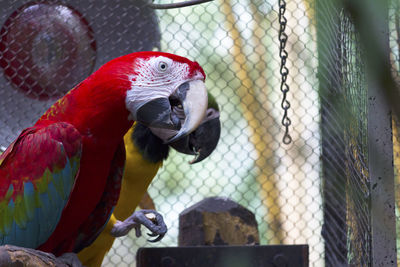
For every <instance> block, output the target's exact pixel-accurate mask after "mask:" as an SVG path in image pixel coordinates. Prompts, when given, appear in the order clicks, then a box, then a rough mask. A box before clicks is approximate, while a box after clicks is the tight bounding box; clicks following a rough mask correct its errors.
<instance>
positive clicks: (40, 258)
mask: <svg viewBox="0 0 400 267" xmlns="http://www.w3.org/2000/svg"><path fill="white" fill-rule="evenodd" d="M0 266H8V267H22V266H27V267H36V266H40V267H50V266H51V267H53V266H56V267H68V266H69V265H67V264H66V263H64V262H63V261H61V260H60V259H58V258H57V257H56V256H54V255H53V254H51V253H46V252H43V251H40V250H35V249H30V248H23V247H17V246H12V245H5V246H0Z"/></svg>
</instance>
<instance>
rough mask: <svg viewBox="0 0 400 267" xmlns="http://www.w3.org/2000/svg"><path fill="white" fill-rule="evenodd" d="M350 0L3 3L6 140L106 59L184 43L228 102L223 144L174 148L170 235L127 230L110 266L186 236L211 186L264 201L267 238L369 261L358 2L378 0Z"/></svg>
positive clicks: (167, 197) (166, 186) (327, 261)
mask: <svg viewBox="0 0 400 267" xmlns="http://www.w3.org/2000/svg"><path fill="white" fill-rule="evenodd" d="M358 2H359V1H355V3H358ZM157 3H170V2H169V1H166V0H165V1H164V0H163V1H157ZM345 3H346V1H328V0H286V1H281V0H280V1H278V0H264V1H262V0H240V1H239V0H214V1H212V2H208V3H204V4H201V5H196V6H191V7H184V8H179V9H170V10H154V9H152V8H150V7H149V6H148V4H147V1H145V0H138V1H135V0H113V1H106V0H97V1H94V0H91V1H78V0H76V1H73V0H70V1H68V0H61V1H23V0H13V1H0V27H1V31H0V38H1V40H0V67H1V70H0V146H1V147H3V148H5V147H7V146H8V145H9V143H10V142H11V141H13V140H14V138H15V137H16V136H17V135H18V134H19V132H20V131H21V130H22V129H23V128H25V127H27V126H29V125H30V124H32V123H34V122H35V121H36V119H37V118H38V117H39V116H40V115H41V114H42V113H43V112H44V110H46V109H47V108H48V107H49V106H50V105H51V104H52V103H54V102H55V100H56V99H57V98H58V97H60V96H61V95H63V94H64V93H65V92H67V91H68V90H69V89H71V88H72V87H73V86H74V85H75V84H77V83H78V82H80V81H81V80H83V79H84V78H85V77H87V76H88V75H89V74H90V73H91V72H93V71H94V70H96V69H97V68H98V67H99V66H101V65H102V64H104V63H105V62H107V61H108V60H110V59H112V58H115V57H117V56H119V55H124V54H127V53H131V52H134V51H140V50H161V51H165V52H170V53H175V54H179V55H181V56H184V57H188V58H189V59H192V60H195V61H197V62H198V63H199V64H200V65H201V66H202V67H203V68H204V70H205V73H206V74H207V80H206V85H207V88H208V89H209V91H210V92H211V93H212V94H213V95H214V96H215V98H216V100H217V102H218V104H219V107H220V111H221V118H220V120H221V123H222V132H221V138H220V141H219V144H218V146H217V148H216V150H215V151H214V152H213V154H212V155H211V156H210V157H209V158H207V159H206V160H204V161H202V162H200V163H197V164H195V165H190V164H188V163H187V162H189V161H190V160H191V157H189V156H182V155H180V154H178V153H175V152H174V151H172V154H171V156H170V157H169V159H168V160H167V161H166V162H165V163H164V167H163V168H162V169H161V170H160V171H159V172H158V174H157V176H156V178H155V179H154V181H153V182H152V184H151V185H150V188H149V191H148V192H149V195H150V196H151V197H152V198H153V200H154V203H155V206H156V208H157V210H158V211H159V212H160V213H161V214H163V215H164V219H165V221H166V224H167V225H168V227H169V231H168V234H167V235H166V236H165V237H164V239H163V240H162V241H161V242H159V243H156V244H150V243H148V242H146V238H145V237H141V238H136V237H135V236H134V233H131V234H130V235H129V236H128V237H124V238H120V239H118V240H117V241H116V242H114V246H113V248H112V250H111V251H110V252H109V254H108V256H107V258H106V259H105V261H104V262H103V265H104V266H134V264H135V253H136V250H137V249H138V248H139V247H141V246H176V245H177V236H178V216H179V213H180V212H182V211H183V210H184V209H185V208H187V207H189V206H191V205H193V204H195V203H197V202H198V201H200V200H202V199H203V198H205V197H209V196H225V197H229V198H230V199H232V200H234V201H237V202H238V203H240V204H241V205H243V206H245V207H247V208H248V209H250V210H251V211H253V212H254V213H255V215H256V219H257V222H258V224H259V231H260V238H261V244H263V245H265V244H308V245H309V261H310V266H347V265H349V266H371V265H372V262H373V257H372V255H373V254H374V253H373V248H374V246H375V243H374V235H373V233H372V232H373V231H372V229H374V226H373V221H374V218H379V217H380V216H377V215H376V214H375V213H374V212H373V207H372V206H373V205H371V203H375V202H374V201H375V200H374V194H373V193H372V188H373V187H374V184H373V183H372V182H371V179H372V178H371V174H370V172H373V171H371V169H370V168H371V165H370V161H369V155H370V153H369V151H370V149H371V145H370V144H371V139H370V136H371V132H370V131H371V130H370V129H369V128H368V125H369V122H370V119H372V118H370V117H369V114H370V113H371V112H375V111H371V108H370V106H369V105H368V101H369V100H368V97H369V96H371V94H370V93H369V88H370V82H369V79H368V78H369V77H370V76H369V75H368V70H367V68H368V57H365V56H364V55H365V53H366V52H368V51H369V50H368V49H369V48H368V47H364V45H363V43H364V44H365V40H366V39H365V38H364V39H363V35H362V34H363V32H362V31H360V30H359V29H360V28H357V27H359V26H360V25H363V24H362V23H361V24H357V21H358V20H357V18H359V17H362V16H359V17H357V14H358V15H359V14H368V10H364V9H362V8H360V7H361V6H362V5H357V4H355V5H354V6H350V7H349V6H346V4H345ZM382 3H386V2H385V1H382ZM380 8H382V10H384V11H385V14H386V17H383V18H384V22H382V23H380V24H375V26H377V28H378V29H377V31H379V32H383V34H382V36H381V37H380V38H377V39H378V40H379V42H380V44H381V43H382V47H385V48H386V49H383V53H384V54H383V55H384V57H387V59H388V61H387V62H386V63H387V64H389V63H390V65H388V66H389V67H390V70H391V73H392V75H393V77H396V76H397V75H398V70H399V49H400V47H399V42H400V41H399V39H400V36H399V33H400V22H399V21H400V20H399V15H400V13H399V1H391V2H389V3H388V5H386V6H384V5H382V7H380ZM279 12H281V14H283V15H284V18H283V17H279ZM363 12H364V13H363ZM357 25H358V26H357ZM382 29H383V30H382ZM280 30H281V31H282V30H284V33H285V34H286V35H287V41H286V45H285V47H282V46H281V44H282V38H285V35H284V34H283V32H281V35H279V33H280ZM370 30H371V32H372V33H373V32H374V29H370ZM282 34H283V35H282ZM364 36H365V34H364ZM374 37H375V36H374V35H373V34H370V36H369V38H374ZM372 43H373V42H372ZM283 50H285V51H286V53H287V54H286V53H285V51H283ZM282 57H284V60H283V62H284V63H285V66H286V67H287V69H288V71H289V72H288V74H287V75H285V69H283V71H282V69H281V63H282ZM285 57H287V59H285ZM379 58H381V57H379ZM389 59H390V60H389ZM370 65H373V64H370ZM376 66H377V67H379V66H380V65H376ZM377 72H378V71H377ZM282 76H284V77H282ZM286 76H287V78H285V77H286ZM282 79H286V84H287V86H288V88H289V91H288V92H287V93H286V94H285V95H286V96H285V97H286V99H287V101H288V102H282V101H283V98H284V93H283V92H282V90H281V89H282V87H281V83H282ZM378 85H379V83H378ZM379 86H380V85H379ZM379 86H378V87H379ZM283 88H286V87H285V86H284V87H283ZM388 88H389V87H388ZM387 92H388V93H386V91H385V92H384V91H382V92H381V94H383V95H385V96H386V95H389V93H390V92H391V91H390V90H389V89H388V90H387ZM392 100H396V99H392ZM288 104H290V108H288V109H285V108H284V107H287V106H288ZM285 110H287V113H286V115H287V116H286V117H284V116H285ZM393 114H395V112H394V113H393ZM393 117H395V116H393ZM288 119H289V120H290V122H291V124H290V125H288V134H289V135H290V137H291V142H290V143H288V144H285V143H284V140H288V139H287V138H288V136H285V126H284V125H283V124H285V123H286V124H288V123H287V122H288ZM384 119H385V120H387V122H388V124H387V125H382V128H385V129H386V132H385V131H384V132H383V133H382V134H381V135H382V136H385V134H387V133H389V135H390V138H389V139H388V140H386V141H388V142H387V144H389V147H390V149H393V151H394V163H395V167H391V170H389V173H390V172H391V176H390V175H389V176H388V178H387V180H389V187H390V183H392V184H393V183H394V181H396V187H394V188H395V189H396V190H395V191H396V192H397V191H399V190H397V189H400V187H399V185H398V176H397V175H395V179H394V178H393V173H395V174H397V170H398V169H397V166H400V157H399V153H400V147H399V143H398V142H399V140H400V139H399V140H398V136H399V133H398V131H397V128H398V127H397V125H398V124H397V123H396V121H395V120H394V121H393V124H392V125H393V132H394V135H393V146H392V139H391V134H392V128H391V123H390V122H391V117H390V114H387V116H386V117H385V118H384ZM383 123H384V122H383ZM378 135H379V133H378ZM284 137H286V139H284ZM386 141H385V142H386ZM1 147H0V148H1ZM390 149H389V150H390ZM388 159H389V161H390V159H391V158H390V155H389V157H388ZM390 163H391V162H390ZM377 168H378V169H379V167H377ZM392 189H393V186H392ZM393 194H394V191H393V192H392V193H390V192H389V193H388V197H390V196H391V195H392V196H393ZM399 197H400V196H398V197H397V198H396V200H397V201H396V202H395V200H394V196H393V199H392V203H391V204H392V205H391V208H390V209H389V211H388V212H389V213H390V211H391V210H392V209H394V207H395V206H396V210H397V203H399V199H400V198H399ZM393 202H395V203H393ZM399 204H400V203H399ZM396 214H397V213H396ZM374 216H376V217H374ZM396 216H397V217H396V219H394V218H393V220H392V226H391V227H392V228H393V230H394V231H395V222H399V221H400V220H399V217H398V215H396ZM391 227H389V228H388V229H389V230H388V231H389V233H390V229H392V228H391ZM394 233H395V232H394ZM392 236H393V235H392ZM399 240H400V239H399ZM395 249H396V247H395V246H394V251H395ZM393 253H394V252H393ZM394 254H396V253H394Z"/></svg>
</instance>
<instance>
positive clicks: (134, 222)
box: [111, 210, 167, 242]
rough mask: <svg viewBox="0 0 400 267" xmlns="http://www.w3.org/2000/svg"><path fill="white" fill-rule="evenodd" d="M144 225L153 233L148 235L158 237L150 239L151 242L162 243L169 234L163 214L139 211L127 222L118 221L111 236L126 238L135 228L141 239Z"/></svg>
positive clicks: (137, 235)
mask: <svg viewBox="0 0 400 267" xmlns="http://www.w3.org/2000/svg"><path fill="white" fill-rule="evenodd" d="M142 224H143V225H144V226H145V227H146V228H147V229H149V230H150V231H151V234H148V235H149V236H152V237H156V236H157V238H155V239H153V240H150V239H149V240H148V241H150V242H157V241H160V240H161V239H162V238H163V237H164V235H165V233H166V232H167V226H166V225H165V223H164V219H163V217H162V216H161V214H159V213H158V212H156V211H155V210H139V211H135V212H134V213H132V215H131V216H130V217H129V218H128V219H126V220H125V221H123V222H121V221H117V222H116V223H115V224H114V227H113V228H112V229H111V235H112V236H114V237H120V236H125V235H127V234H128V233H129V231H130V230H131V229H132V228H135V232H136V237H140V236H141V235H142V233H141V231H140V226H141V225H142Z"/></svg>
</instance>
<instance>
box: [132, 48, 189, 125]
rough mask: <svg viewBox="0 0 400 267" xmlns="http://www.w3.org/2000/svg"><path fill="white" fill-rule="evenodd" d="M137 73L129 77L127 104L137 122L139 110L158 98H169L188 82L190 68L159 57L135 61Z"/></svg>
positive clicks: (184, 64)
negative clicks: (129, 86)
mask: <svg viewBox="0 0 400 267" xmlns="http://www.w3.org/2000/svg"><path fill="white" fill-rule="evenodd" d="M135 68H136V70H138V71H136V73H137V74H135V75H132V76H130V77H129V79H130V81H131V89H130V90H128V91H127V93H126V100H125V104H126V107H127V109H128V110H129V111H130V112H131V114H132V116H133V117H132V118H130V119H133V120H136V118H135V116H136V112H137V110H138V109H139V108H140V107H141V106H142V105H144V104H145V103H147V102H149V101H150V100H153V99H156V98H168V97H169V96H170V95H171V94H172V92H173V91H174V90H176V89H177V88H178V86H179V85H181V84H182V83H183V82H185V81H186V79H187V77H188V74H189V66H188V65H187V64H186V63H181V62H176V61H174V60H172V59H170V58H167V57H163V56H158V57H151V58H149V59H145V60H144V59H141V58H139V59H137V60H136V61H135Z"/></svg>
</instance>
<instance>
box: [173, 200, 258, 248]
mask: <svg viewBox="0 0 400 267" xmlns="http://www.w3.org/2000/svg"><path fill="white" fill-rule="evenodd" d="M258 244H260V237H259V233H258V226H257V221H256V218H255V216H254V214H253V213H252V212H251V211H249V210H248V209H246V208H245V207H243V206H241V205H239V204H237V203H236V202H233V201H232V200H230V199H228V198H222V197H210V198H206V199H204V200H202V201H200V202H199V203H197V204H195V205H193V206H191V207H189V208H187V209H186V210H184V211H183V212H182V213H181V214H180V216H179V239H178V245H179V246H200V245H258Z"/></svg>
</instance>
